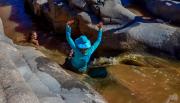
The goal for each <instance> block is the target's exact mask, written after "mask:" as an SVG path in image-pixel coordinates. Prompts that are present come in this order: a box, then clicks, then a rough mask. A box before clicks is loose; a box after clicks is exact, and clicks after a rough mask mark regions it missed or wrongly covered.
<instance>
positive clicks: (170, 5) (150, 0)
mask: <svg viewBox="0 0 180 103" xmlns="http://www.w3.org/2000/svg"><path fill="white" fill-rule="evenodd" d="M140 1H142V0H140ZM143 1H144V2H145V4H146V7H147V8H148V10H149V11H150V12H152V13H154V14H155V15H158V16H160V17H162V18H165V19H168V20H169V21H174V22H180V14H179V12H180V1H179V0H143ZM152 5H153V6H152Z"/></svg>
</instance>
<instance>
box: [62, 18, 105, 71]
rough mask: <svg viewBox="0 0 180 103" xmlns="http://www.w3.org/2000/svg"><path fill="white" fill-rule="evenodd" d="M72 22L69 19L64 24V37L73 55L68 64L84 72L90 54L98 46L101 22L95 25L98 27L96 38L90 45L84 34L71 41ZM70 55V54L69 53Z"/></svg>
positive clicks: (100, 36) (100, 35)
mask: <svg viewBox="0 0 180 103" xmlns="http://www.w3.org/2000/svg"><path fill="white" fill-rule="evenodd" d="M73 23H74V20H70V21H68V22H67V24H66V39H67V41H68V43H69V45H70V47H71V48H72V49H73V51H71V52H73V56H72V57H71V59H70V60H69V63H68V65H69V66H70V65H71V69H73V70H75V71H77V72H79V73H85V72H87V70H88V63H89V60H90V57H91V55H92V54H93V53H94V51H95V50H96V49H97V47H98V46H99V44H100V42H101V39H102V32H103V30H102V26H103V23H102V22H100V23H99V24H98V25H97V27H98V28H99V31H98V37H97V40H96V41H95V42H94V44H93V45H91V42H90V40H89V39H88V38H87V37H86V36H85V35H81V36H80V37H79V38H77V39H76V40H75V42H74V41H73V39H72V38H71V25H72V24H73ZM71 55H72V54H71Z"/></svg>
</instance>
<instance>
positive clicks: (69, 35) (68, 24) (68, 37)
mask: <svg viewBox="0 0 180 103" xmlns="http://www.w3.org/2000/svg"><path fill="white" fill-rule="evenodd" d="M70 23H72V21H68V23H67V24H66V39H67V41H68V43H69V45H70V47H71V48H72V49H76V45H75V43H74V41H73V39H72V38H71V27H70Z"/></svg>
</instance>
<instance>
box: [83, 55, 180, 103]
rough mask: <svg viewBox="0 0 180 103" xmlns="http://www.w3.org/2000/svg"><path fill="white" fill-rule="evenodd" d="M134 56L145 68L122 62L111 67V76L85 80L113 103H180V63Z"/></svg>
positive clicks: (153, 57) (109, 69) (152, 57)
mask: <svg viewBox="0 0 180 103" xmlns="http://www.w3.org/2000/svg"><path fill="white" fill-rule="evenodd" d="M127 55H128V54H127ZM131 56H132V57H133V58H135V60H136V62H139V64H144V65H143V66H136V65H133V63H130V65H128V64H122V63H120V64H119V65H115V66H110V67H107V69H108V71H109V77H106V78H104V79H92V78H88V79H87V78H86V79H85V81H88V82H89V83H90V84H91V85H92V86H94V87H95V88H96V89H97V91H99V92H100V93H101V94H102V95H103V96H104V97H105V98H106V99H107V100H108V102H109V103H180V99H179V96H180V62H179V61H174V60H167V59H162V58H158V57H155V56H144V55H140V56H138V57H136V55H129V57H131ZM121 59H123V57H121ZM129 59H130V58H129ZM126 60H127V58H126ZM129 61H130V60H129Z"/></svg>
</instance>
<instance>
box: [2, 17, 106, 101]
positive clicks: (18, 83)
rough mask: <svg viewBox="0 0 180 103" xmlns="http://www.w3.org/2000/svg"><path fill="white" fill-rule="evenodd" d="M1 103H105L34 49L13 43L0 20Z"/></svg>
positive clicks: (86, 86)
mask: <svg viewBox="0 0 180 103" xmlns="http://www.w3.org/2000/svg"><path fill="white" fill-rule="evenodd" d="M0 78H1V79H0V103H105V102H106V101H105V100H104V99H103V98H102V96H100V95H99V94H98V93H97V92H96V91H94V90H93V89H92V88H91V87H90V86H89V85H88V84H86V83H84V82H81V81H78V80H77V79H75V78H74V77H73V76H71V75H70V74H68V73H67V72H66V71H64V70H63V69H62V68H61V67H60V66H59V65H58V64H57V63H55V62H52V61H51V60H49V59H48V58H47V57H46V56H45V55H44V54H42V53H41V52H39V51H38V50H36V49H35V48H33V47H25V46H19V45H16V44H14V43H13V42H12V41H11V40H10V39H9V38H7V37H6V36H5V34H4V31H3V26H2V21H1V20H0Z"/></svg>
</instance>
